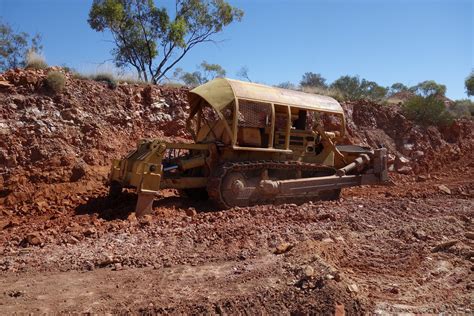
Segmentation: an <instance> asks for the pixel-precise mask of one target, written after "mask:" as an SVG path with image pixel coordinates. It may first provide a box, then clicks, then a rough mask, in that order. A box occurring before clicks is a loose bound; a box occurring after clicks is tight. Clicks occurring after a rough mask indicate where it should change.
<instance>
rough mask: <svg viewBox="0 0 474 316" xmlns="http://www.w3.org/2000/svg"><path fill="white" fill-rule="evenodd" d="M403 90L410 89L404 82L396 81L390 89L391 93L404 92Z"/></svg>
mask: <svg viewBox="0 0 474 316" xmlns="http://www.w3.org/2000/svg"><path fill="white" fill-rule="evenodd" d="M402 91H408V87H407V86H405V85H404V84H403V83H400V82H396V83H394V84H392V86H391V87H390V89H389V94H390V95H394V94H396V93H399V92H402Z"/></svg>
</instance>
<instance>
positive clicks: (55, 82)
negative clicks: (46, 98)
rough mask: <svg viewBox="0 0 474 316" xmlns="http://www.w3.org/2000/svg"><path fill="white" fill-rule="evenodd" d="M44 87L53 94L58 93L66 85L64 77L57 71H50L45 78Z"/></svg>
mask: <svg viewBox="0 0 474 316" xmlns="http://www.w3.org/2000/svg"><path fill="white" fill-rule="evenodd" d="M46 85H47V87H48V88H49V89H50V90H51V91H53V92H54V93H59V92H61V91H63V89H64V86H65V85H66V77H65V76H64V74H63V73H61V72H59V71H51V72H50V73H48V76H47V77H46Z"/></svg>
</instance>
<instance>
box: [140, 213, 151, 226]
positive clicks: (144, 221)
mask: <svg viewBox="0 0 474 316" xmlns="http://www.w3.org/2000/svg"><path fill="white" fill-rule="evenodd" d="M152 221H153V216H151V215H150V214H145V215H143V216H141V217H140V219H139V222H140V224H141V225H144V226H150V225H151V222H152Z"/></svg>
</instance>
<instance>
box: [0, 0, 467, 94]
mask: <svg viewBox="0 0 474 316" xmlns="http://www.w3.org/2000/svg"><path fill="white" fill-rule="evenodd" d="M91 2H92V1H91V0H0V17H1V18H2V19H3V20H4V21H6V22H8V23H10V24H11V25H12V26H13V27H14V29H16V30H21V31H26V32H29V33H35V32H38V33H41V34H42V36H43V45H44V52H43V53H44V55H45V57H46V59H47V61H48V63H49V64H53V65H62V64H67V65H69V66H72V67H74V68H76V69H78V70H80V71H83V72H91V71H93V70H95V69H96V67H97V66H98V65H99V64H100V63H102V62H104V61H106V60H108V59H110V53H109V52H110V49H111V48H112V45H111V43H110V42H109V41H108V39H109V38H110V37H109V36H108V35H107V34H101V33H97V32H95V31H93V30H91V29H90V27H89V25H88V24H87V16H88V12H89V9H90V5H91ZM155 2H156V3H157V4H158V5H159V6H170V4H171V3H173V1H170V0H166V1H158V0H156V1H155ZM230 2H231V3H232V4H233V5H235V6H237V7H239V8H241V9H243V10H244V11H245V16H244V19H243V20H242V22H241V23H236V24H234V25H231V26H230V27H228V28H227V29H226V30H225V31H224V32H222V33H221V34H219V35H218V36H217V38H216V39H217V40H219V41H220V42H219V43H218V44H217V45H215V44H204V45H203V46H200V47H196V49H195V50H194V51H191V52H190V53H189V55H187V57H185V59H184V60H183V61H182V62H181V63H180V64H179V67H181V68H183V69H185V70H188V71H193V70H195V69H196V66H197V65H198V64H199V63H200V62H201V61H202V60H207V61H208V62H212V63H218V64H220V65H222V66H223V67H224V68H225V69H226V70H227V76H228V77H236V72H237V71H238V69H239V68H240V67H242V66H247V67H248V69H249V75H250V78H251V79H252V80H254V81H259V82H263V83H267V84H277V83H280V82H284V81H291V82H294V83H298V82H299V80H300V79H301V76H302V74H303V73H305V72H307V71H312V72H317V73H321V74H322V75H323V76H324V77H325V78H327V80H328V81H329V82H332V81H333V80H335V79H337V78H338V77H339V76H341V75H346V74H349V75H359V76H360V77H361V78H366V79H369V80H373V81H376V82H377V83H379V84H381V85H384V86H389V85H391V84H392V83H394V82H403V83H404V84H406V85H414V84H416V83H418V82H420V81H423V80H428V79H432V80H436V81H437V82H440V83H443V84H446V85H447V87H448V91H447V96H448V97H450V98H453V99H459V98H466V94H465V90H464V79H465V78H466V76H467V75H468V74H469V72H470V71H471V69H472V68H474V66H473V65H474V48H473V35H474V24H473V23H474V21H473V20H474V1H472V0H445V1H437V0H378V1H376V0H352V1H350V0H346V1H343V0H332V1H331V0H326V1H317V0H315V1H309V0H231V1H230Z"/></svg>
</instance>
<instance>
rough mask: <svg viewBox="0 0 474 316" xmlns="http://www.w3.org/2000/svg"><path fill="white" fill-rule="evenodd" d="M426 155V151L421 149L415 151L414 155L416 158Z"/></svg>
mask: <svg viewBox="0 0 474 316" xmlns="http://www.w3.org/2000/svg"><path fill="white" fill-rule="evenodd" d="M424 155H425V153H424V152H423V151H421V150H417V151H415V152H414V153H413V157H414V158H415V159H420V158H421V157H423V156H424Z"/></svg>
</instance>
